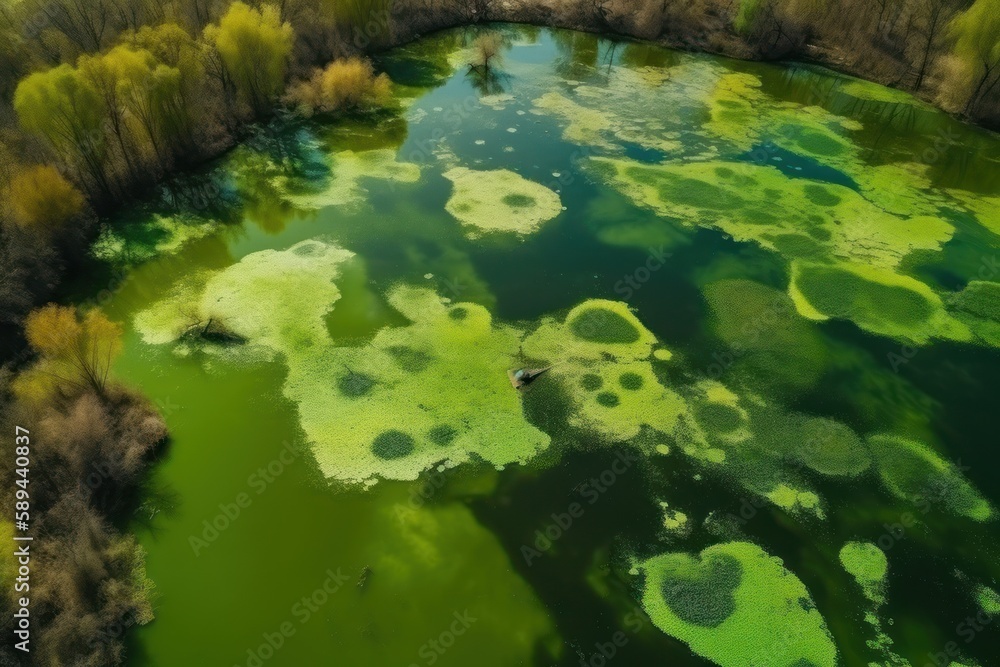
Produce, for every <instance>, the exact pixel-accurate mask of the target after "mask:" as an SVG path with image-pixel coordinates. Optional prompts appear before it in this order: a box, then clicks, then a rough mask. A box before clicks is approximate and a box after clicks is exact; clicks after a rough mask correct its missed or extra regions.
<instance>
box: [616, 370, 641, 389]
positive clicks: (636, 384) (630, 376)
mask: <svg viewBox="0 0 1000 667" xmlns="http://www.w3.org/2000/svg"><path fill="white" fill-rule="evenodd" d="M642 383H643V379H642V376H641V375H639V374H638V373H633V372H632V371H628V372H626V373H622V374H621V376H620V377H619V378H618V384H620V385H621V386H622V388H623V389H628V390H629V391H638V390H640V389H642Z"/></svg>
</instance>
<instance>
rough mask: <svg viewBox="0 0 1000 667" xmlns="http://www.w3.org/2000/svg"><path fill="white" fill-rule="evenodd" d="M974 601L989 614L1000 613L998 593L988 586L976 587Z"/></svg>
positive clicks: (999, 596)
mask: <svg viewBox="0 0 1000 667" xmlns="http://www.w3.org/2000/svg"><path fill="white" fill-rule="evenodd" d="M976 601H977V602H978V603H979V608H980V609H982V610H983V612H984V613H986V614H989V615H990V616H996V615H997V614H1000V593H997V592H996V591H995V590H993V589H992V588H990V587H989V586H983V585H980V586H977V587H976Z"/></svg>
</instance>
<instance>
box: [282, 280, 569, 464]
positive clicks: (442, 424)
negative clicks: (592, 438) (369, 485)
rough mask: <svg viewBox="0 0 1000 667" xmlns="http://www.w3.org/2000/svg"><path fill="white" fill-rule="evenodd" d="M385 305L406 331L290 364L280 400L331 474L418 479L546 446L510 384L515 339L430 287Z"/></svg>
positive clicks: (517, 457)
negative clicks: (289, 403) (287, 402)
mask: <svg viewBox="0 0 1000 667" xmlns="http://www.w3.org/2000/svg"><path fill="white" fill-rule="evenodd" d="M388 301H389V303H390V305H392V306H393V307H394V308H395V309H396V310H398V311H399V312H400V313H402V314H403V315H404V316H405V317H406V318H407V319H409V320H410V321H411V322H412V324H411V325H409V326H405V327H396V328H385V329H382V330H381V331H380V332H379V333H378V334H376V336H375V337H374V339H373V340H372V341H371V343H370V344H369V345H367V346H365V347H362V348H334V347H330V346H327V347H326V348H325V349H324V348H320V349H318V350H314V349H309V350H303V355H302V358H301V359H300V360H299V359H294V360H292V361H291V363H290V364H289V366H290V368H289V379H288V382H287V384H286V387H285V394H286V395H287V396H288V397H289V398H291V399H292V400H294V401H295V402H296V403H297V404H298V405H299V414H300V417H301V421H302V427H303V429H304V430H305V432H306V434H307V436H309V438H310V440H312V441H313V442H314V443H315V445H316V447H315V454H316V459H317V461H318V462H319V464H320V466H321V468H322V469H323V471H324V472H325V473H326V474H327V476H328V477H334V478H337V479H340V480H345V481H371V480H372V479H373V478H374V477H379V478H388V479H415V478H416V477H417V475H418V474H419V473H420V472H421V471H422V470H425V469H427V468H429V467H430V466H432V465H434V464H436V463H439V462H442V461H444V462H446V464H447V465H457V464H459V463H464V462H465V461H468V460H469V458H470V457H473V456H474V457H476V458H478V459H481V460H484V461H486V462H488V463H490V464H492V465H494V466H496V467H498V468H502V467H504V466H505V465H507V464H510V463H515V462H526V461H527V460H528V459H530V458H531V457H533V456H534V455H535V454H537V453H538V452H539V451H541V450H542V449H544V448H545V447H546V446H547V445H548V442H549V437H548V436H547V435H546V434H544V433H542V432H541V431H539V430H538V429H536V428H535V427H533V426H532V425H530V424H529V423H528V422H527V421H526V420H525V418H524V415H523V413H522V409H521V402H520V397H519V395H518V394H517V392H513V391H511V388H510V382H509V381H508V379H507V369H509V368H511V367H513V366H514V364H515V359H514V357H515V355H516V352H517V349H518V341H519V337H520V332H518V331H516V330H515V329H512V328H510V327H506V326H494V325H493V323H492V319H491V317H490V314H489V312H488V311H487V310H486V309H485V308H483V307H482V306H479V305H476V304H470V303H460V304H455V305H452V306H447V305H445V304H443V303H442V302H441V299H440V298H439V297H438V296H437V295H436V294H435V293H434V292H432V291H431V290H428V289H422V288H412V287H399V288H397V289H395V290H393V291H392V292H391V293H390V294H389V297H388ZM359 376H363V380H362V381H359V379H358V378H359Z"/></svg>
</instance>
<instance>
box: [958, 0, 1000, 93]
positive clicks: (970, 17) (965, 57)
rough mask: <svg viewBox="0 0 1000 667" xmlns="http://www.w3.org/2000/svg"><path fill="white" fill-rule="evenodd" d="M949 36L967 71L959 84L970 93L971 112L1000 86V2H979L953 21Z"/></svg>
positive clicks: (995, 0) (976, 1)
mask: <svg viewBox="0 0 1000 667" xmlns="http://www.w3.org/2000/svg"><path fill="white" fill-rule="evenodd" d="M949 33H950V36H951V38H952V39H953V40H954V50H953V54H954V56H955V57H956V58H957V59H958V60H959V62H960V63H961V65H962V67H963V68H964V74H965V76H964V77H962V78H964V80H961V79H960V80H959V81H958V82H957V85H960V86H963V87H964V88H965V90H966V95H967V98H966V99H967V102H966V107H965V110H966V111H967V112H968V111H971V110H972V109H974V108H975V107H976V105H977V104H978V103H979V102H980V101H981V100H982V99H983V98H984V97H986V96H987V95H988V94H990V93H991V92H992V91H993V89H994V88H996V87H997V86H998V85H1000V0H975V2H973V3H972V6H971V7H969V8H968V9H967V10H965V11H964V12H961V13H960V14H958V15H957V16H956V17H955V18H954V19H953V20H952V22H951V25H950V26H949ZM951 85H956V83H955V82H952V83H951Z"/></svg>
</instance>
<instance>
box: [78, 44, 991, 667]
mask: <svg viewBox="0 0 1000 667" xmlns="http://www.w3.org/2000/svg"><path fill="white" fill-rule="evenodd" d="M493 29H495V30H499V31H501V32H502V33H503V35H504V37H505V39H506V48H505V50H504V56H503V59H502V62H501V63H500V64H499V65H497V66H496V67H495V68H494V69H492V70H491V71H489V72H487V73H482V72H477V71H470V70H469V67H468V65H467V63H468V62H469V61H470V58H471V55H470V45H471V44H472V40H473V39H474V37H475V35H476V33H475V31H471V30H469V31H465V30H463V31H452V32H446V33H442V34H440V35H435V36H432V37H428V38H425V39H423V40H422V41H420V42H418V43H416V44H413V45H411V46H408V47H405V48H402V49H399V50H396V51H393V52H391V53H389V54H386V55H385V56H383V57H381V58H380V59H379V61H378V63H377V64H378V66H379V68H380V69H383V70H385V71H387V72H388V73H389V74H390V76H391V77H392V78H393V80H394V82H395V83H396V85H397V91H398V97H399V104H400V108H399V110H398V112H395V113H387V114H383V115H382V116H380V117H378V118H368V119H340V120H335V121H320V120H313V121H303V120H295V119H291V118H287V119H279V120H278V121H275V122H274V123H272V124H271V125H269V126H267V127H264V128H260V130H259V131H258V132H257V133H256V134H255V135H254V136H253V138H252V139H251V140H249V141H248V142H246V143H245V144H244V145H241V146H240V147H239V148H237V149H236V150H234V151H232V152H231V153H230V154H229V155H227V156H226V157H225V158H224V159H222V160H220V161H219V162H218V163H217V164H215V165H212V166H211V167H210V168H208V169H206V170H204V171H202V172H200V173H196V174H191V175H188V176H186V177H184V178H181V179H178V180H177V181H175V182H172V183H170V184H169V185H168V186H166V187H164V189H163V191H162V193H161V195H160V196H159V197H157V199H156V200H155V201H152V202H149V203H147V204H146V205H144V206H141V207H138V208H136V210H134V211H131V212H129V213H128V214H127V215H125V216H123V218H124V219H123V220H121V221H118V222H116V223H115V224H113V225H111V226H109V227H108V228H107V229H106V230H105V232H104V234H103V235H102V238H101V240H100V242H99V244H98V246H97V248H96V251H95V252H96V255H97V257H96V260H95V261H97V262H98V264H99V265H100V268H101V271H102V275H105V274H106V275H107V276H109V277H108V278H106V280H107V281H108V282H107V283H105V282H104V280H105V278H102V279H100V280H98V281H97V285H96V287H95V288H94V293H97V292H98V291H99V290H100V289H101V288H102V287H105V286H106V285H108V286H110V287H111V292H112V293H111V295H110V296H107V294H105V295H104V296H105V297H107V298H104V299H103V303H104V307H105V308H106V310H107V311H108V313H109V314H110V315H111V316H112V317H113V318H114V319H117V320H120V321H122V322H123V323H124V324H125V327H126V337H127V339H126V346H125V353H124V355H123V356H122V358H121V360H120V362H119V363H118V367H117V371H118V373H119V375H120V376H121V377H122V378H124V379H126V380H127V381H129V382H131V383H133V384H135V385H137V386H138V387H139V388H140V389H141V390H142V391H143V392H144V393H145V394H146V395H148V396H150V397H151V398H152V399H153V400H154V401H156V402H157V404H158V405H159V406H160V408H161V410H162V411H163V413H164V415H165V417H166V419H167V422H168V424H169V427H170V431H171V434H172V436H173V438H172V442H171V445H170V447H169V451H168V453H167V455H166V459H165V460H164V461H162V462H161V463H160V464H159V465H158V466H157V468H156V471H155V474H154V479H153V480H152V481H151V483H150V485H149V486H150V488H149V489H148V497H147V500H146V502H145V504H144V505H143V507H142V508H141V509H140V511H139V512H138V513H137V515H136V518H135V521H134V526H133V527H134V530H136V532H137V533H138V534H139V536H140V539H141V542H142V544H143V545H144V547H145V548H146V550H147V553H148V555H147V574H148V576H149V578H150V579H152V581H153V582H154V583H155V586H156V589H155V590H156V595H157V597H156V601H155V613H156V620H155V621H154V622H153V623H151V624H150V625H148V626H146V627H143V628H140V629H138V630H136V631H134V633H133V635H132V638H133V639H132V641H131V646H130V649H129V650H130V653H129V655H130V660H131V663H132V664H135V665H193V664H197V665H226V666H229V665H244V666H248V667H252V666H254V665H257V666H258V667H259V666H260V665H313V664H340V665H402V666H410V665H432V664H436V665H445V666H447V665H454V666H468V665H476V666H482V667H489V666H497V667H500V666H507V665H538V666H543V665H545V666H548V665H564V666H570V665H588V664H589V665H595V666H596V665H603V664H605V663H607V664H620V665H667V664H669V665H706V664H721V665H727V666H728V665H740V666H742V665H782V666H786V665H799V666H803V665H817V666H825V665H834V664H843V665H861V664H869V663H877V664H886V665H905V664H912V665H919V666H921V667H922V666H923V665H925V664H946V661H947V660H955V663H953V664H959V663H960V664H963V665H966V666H969V665H981V666H985V665H990V664H997V663H998V662H1000V649H998V647H1000V624H997V625H991V624H990V623H989V622H988V621H989V620H991V619H992V618H993V617H994V616H995V615H996V614H997V613H1000V596H998V595H997V593H996V590H997V588H998V586H997V580H998V577H1000V558H998V553H1000V550H998V547H1000V543H998V542H1000V539H998V538H1000V530H998V524H997V510H996V507H997V503H998V502H1000V484H998V482H997V478H996V475H995V471H996V469H997V465H998V463H1000V455H998V453H997V448H996V443H997V436H996V429H995V422H994V421H993V416H994V414H993V413H994V412H995V409H996V405H997V390H996V386H995V380H996V378H997V377H998V372H1000V353H998V351H997V346H1000V284H998V282H1000V264H998V257H1000V249H998V246H1000V196H998V192H1000V165H998V162H997V161H998V158H1000V137H997V136H996V135H993V134H990V133H987V132H984V131H981V130H978V129H975V128H970V127H967V126H964V125H962V124H960V123H958V122H956V121H954V120H952V119H950V118H949V117H947V116H945V115H943V114H941V113H939V112H937V111H935V110H933V109H931V108H929V107H927V106H925V105H924V104H922V103H921V102H919V101H917V100H915V99H913V98H911V97H909V96H908V95H905V94H903V93H900V92H897V91H893V90H890V89H886V88H881V87H879V86H874V85H871V84H868V83H865V82H861V81H857V80H854V79H850V78H846V77H842V76H838V75H835V74H832V73H830V72H827V71H825V70H820V69H817V68H811V67H804V66H800V65H787V66H781V65H764V64H753V63H742V62H736V61H730V60H725V59H721V58H716V57H711V56H705V55H692V54H683V53H677V52H672V51H667V50H663V49H659V48H654V47H650V46H644V45H639V44H634V43H628V42H614V41H609V40H603V39H598V38H596V37H593V36H590V35H584V34H576V33H571V32H560V31H550V30H539V29H533V28H527V27H508V26H498V27H494V28H493ZM126 223H127V224H126ZM122 272H123V273H124V278H123V279H121V280H119V279H117V277H120V274H121V273H122ZM86 296H88V295H84V298H85V297H86ZM547 366H552V369H551V370H550V371H549V372H548V373H546V374H544V375H542V376H541V377H540V378H538V379H537V380H535V381H534V382H533V383H532V384H531V385H530V386H529V387H528V389H527V390H526V391H524V392H521V393H518V392H516V391H515V390H514V389H513V388H512V387H511V384H510V382H509V380H508V377H507V371H508V370H509V369H516V368H522V367H528V368H542V367H547Z"/></svg>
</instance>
